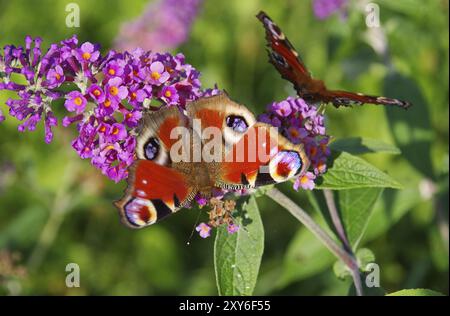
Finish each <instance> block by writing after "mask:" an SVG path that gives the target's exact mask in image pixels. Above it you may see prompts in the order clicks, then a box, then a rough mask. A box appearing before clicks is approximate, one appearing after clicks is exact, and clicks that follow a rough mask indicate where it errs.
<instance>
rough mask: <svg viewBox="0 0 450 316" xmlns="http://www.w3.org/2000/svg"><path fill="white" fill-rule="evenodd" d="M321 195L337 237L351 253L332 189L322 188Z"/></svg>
mask: <svg viewBox="0 0 450 316" xmlns="http://www.w3.org/2000/svg"><path fill="white" fill-rule="evenodd" d="M323 195H324V196H325V201H326V203H327V206H328V211H329V213H330V216H331V221H332V222H333V225H334V228H336V232H337V235H338V237H339V239H340V240H341V242H342V243H343V244H344V246H345V248H346V250H347V251H348V252H349V253H353V251H352V247H351V245H350V242H349V241H348V238H347V235H346V234H345V230H344V226H343V225H342V221H341V218H340V216H339V212H338V210H337V207H336V203H335V202H334V196H333V191H331V190H328V189H325V190H323Z"/></svg>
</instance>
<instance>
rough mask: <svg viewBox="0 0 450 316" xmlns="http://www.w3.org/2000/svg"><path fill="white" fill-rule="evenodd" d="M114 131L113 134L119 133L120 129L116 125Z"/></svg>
mask: <svg viewBox="0 0 450 316" xmlns="http://www.w3.org/2000/svg"><path fill="white" fill-rule="evenodd" d="M112 133H113V135H117V134H119V129H118V128H117V127H114V128H113V131H112ZM113 148H114V147H113Z"/></svg>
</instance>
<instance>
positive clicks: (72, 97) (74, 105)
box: [64, 91, 87, 114]
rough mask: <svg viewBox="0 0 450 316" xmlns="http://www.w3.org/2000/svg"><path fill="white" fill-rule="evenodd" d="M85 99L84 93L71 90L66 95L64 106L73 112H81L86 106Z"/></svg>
mask: <svg viewBox="0 0 450 316" xmlns="http://www.w3.org/2000/svg"><path fill="white" fill-rule="evenodd" d="M86 104H87V100H86V98H85V97H84V95H83V94H82V93H81V92H79V91H72V92H69V93H68V94H67V95H66V101H65V102H64V106H65V107H66V109H67V111H69V112H75V113H77V114H80V113H83V111H84V109H85V108H86Z"/></svg>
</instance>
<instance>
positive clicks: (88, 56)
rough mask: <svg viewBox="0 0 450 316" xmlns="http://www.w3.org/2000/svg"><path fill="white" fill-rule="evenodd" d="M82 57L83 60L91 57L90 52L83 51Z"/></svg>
mask: <svg viewBox="0 0 450 316" xmlns="http://www.w3.org/2000/svg"><path fill="white" fill-rule="evenodd" d="M82 57H83V59H84V60H89V59H91V53H88V52H85V53H83V55H82Z"/></svg>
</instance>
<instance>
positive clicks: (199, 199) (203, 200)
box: [195, 194, 208, 207]
mask: <svg viewBox="0 0 450 316" xmlns="http://www.w3.org/2000/svg"><path fill="white" fill-rule="evenodd" d="M195 201H196V202H197V204H198V205H199V206H200V207H203V206H205V205H206V204H208V199H206V198H205V197H203V196H202V195H200V194H197V195H196V196H195Z"/></svg>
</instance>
